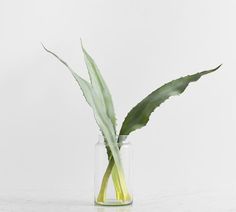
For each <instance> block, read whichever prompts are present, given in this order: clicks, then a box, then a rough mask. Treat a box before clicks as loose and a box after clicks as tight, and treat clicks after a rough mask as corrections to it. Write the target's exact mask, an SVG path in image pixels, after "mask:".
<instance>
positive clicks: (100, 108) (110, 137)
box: [43, 45, 127, 193]
mask: <svg viewBox="0 0 236 212" xmlns="http://www.w3.org/2000/svg"><path fill="white" fill-rule="evenodd" d="M43 48H44V49H45V50H46V51H47V52H48V53H50V54H52V55H53V56H55V57H56V58H57V59H58V60H59V61H60V62H62V63H63V64H64V65H65V66H66V67H67V68H68V69H69V70H70V72H71V73H72V75H73V77H74V78H75V79H76V81H77V82H78V84H79V86H80V88H81V90H82V92H83V94H84V97H85V98H86V100H87V102H88V104H89V105H90V106H91V108H92V109H93V113H94V117H95V120H96V122H97V124H98V126H99V128H100V130H101V131H102V133H103V135H104V138H105V139H106V142H107V144H108V145H109V147H110V152H111V156H112V157H113V158H114V161H115V165H116V167H117V170H118V171H117V174H118V176H119V179H120V182H121V183H122V184H121V188H122V191H124V192H126V193H127V190H126V184H125V177H124V172H123V168H122V164H121V159H120V154H119V148H118V144H117V142H116V135H115V131H114V128H113V123H112V121H111V119H110V117H108V115H107V111H106V108H105V107H104V102H103V100H102V99H101V98H100V96H98V94H97V92H95V90H94V88H93V87H92V86H91V85H90V83H88V82H87V81H86V80H84V79H83V78H81V77H80V76H79V75H78V74H77V73H75V72H74V71H73V70H72V68H71V67H70V66H69V65H68V64H67V63H66V62H65V61H64V60H62V59H61V58H60V57H59V56H57V55H56V54H55V53H53V52H52V51H50V50H48V49H47V48H46V47H45V46H44V45H43ZM93 74H95V73H91V75H93ZM92 77H93V76H92Z"/></svg>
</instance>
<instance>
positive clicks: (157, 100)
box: [120, 65, 221, 141]
mask: <svg viewBox="0 0 236 212" xmlns="http://www.w3.org/2000/svg"><path fill="white" fill-rule="evenodd" d="M220 66H221V65H219V66H218V67H216V68H214V69H212V70H208V71H203V72H200V73H196V74H193V75H188V76H185V77H181V78H179V79H176V80H173V81H171V82H169V83H167V84H165V85H163V86H161V87H160V88H158V89H157V90H155V91H153V92H152V93H151V94H149V95H148V96H147V97H146V98H144V99H143V100H142V101H141V102H140V103H138V104H137V105H136V106H135V107H134V108H133V109H132V110H131V111H130V112H129V113H128V115H127V116H126V118H125V120H124V122H123V124H122V127H121V130H120V135H126V136H127V135H129V134H130V133H131V132H133V131H135V130H137V129H139V128H142V127H144V126H145V125H146V124H147V123H148V121H149V117H150V115H151V113H152V112H153V111H154V110H155V109H156V108H157V107H159V106H160V105H161V104H162V103H163V102H164V101H166V100H167V99H168V98H169V97H171V96H175V95H179V94H181V93H183V92H184V90H185V89H186V88H187V86H188V85H189V83H191V82H195V81H197V80H199V79H200V78H201V77H202V76H203V75H206V74H209V73H212V72H214V71H216V70H217V69H218V68H219V67H220ZM123 138H124V137H123ZM120 141H122V140H120Z"/></svg>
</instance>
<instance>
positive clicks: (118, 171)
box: [94, 135, 133, 206]
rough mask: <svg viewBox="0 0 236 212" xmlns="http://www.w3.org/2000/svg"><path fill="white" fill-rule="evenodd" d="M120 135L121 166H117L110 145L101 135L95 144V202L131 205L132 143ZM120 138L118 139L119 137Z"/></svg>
mask: <svg viewBox="0 0 236 212" xmlns="http://www.w3.org/2000/svg"><path fill="white" fill-rule="evenodd" d="M125 138H126V136H119V140H120V141H122V142H118V143H117V144H118V148H119V160H120V162H121V167H118V166H116V163H115V162H114V159H113V156H112V154H111V150H110V147H109V146H108V144H107V142H106V141H105V140H104V137H103V136H102V135H99V139H98V142H97V143H96V145H95V175H94V192H95V193H94V198H95V204H98V205H107V206H122V205H130V204H132V202H133V194H132V145H131V144H130V142H129V141H128V140H127V139H125ZM117 140H118V139H117Z"/></svg>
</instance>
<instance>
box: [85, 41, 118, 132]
mask: <svg viewBox="0 0 236 212" xmlns="http://www.w3.org/2000/svg"><path fill="white" fill-rule="evenodd" d="M81 47H82V50H83V53H84V59H85V63H86V66H87V69H88V73H89V77H90V81H91V84H92V87H93V90H94V91H95V92H96V94H97V96H98V97H99V98H101V102H103V104H104V107H105V108H106V112H107V115H108V117H109V118H110V119H111V121H112V124H113V127H114V130H115V128H116V116H115V110H114V106H113V101H112V97H111V93H110V91H109V89H108V87H107V85H106V83H105V81H104V79H103V77H102V75H101V73H100V71H99V69H98V67H97V65H96V63H95V61H94V60H93V58H92V57H91V56H90V55H89V54H88V52H87V51H86V50H85V48H84V47H83V44H82V41H81Z"/></svg>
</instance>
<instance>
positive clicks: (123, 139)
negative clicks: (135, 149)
mask: <svg viewBox="0 0 236 212" xmlns="http://www.w3.org/2000/svg"><path fill="white" fill-rule="evenodd" d="M127 136H128V135H117V136H116V142H117V143H118V145H122V144H125V143H129V141H128V140H127V139H126V138H127ZM98 141H99V142H101V143H104V145H106V146H108V144H107V142H105V139H104V136H103V135H102V134H99V135H98Z"/></svg>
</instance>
